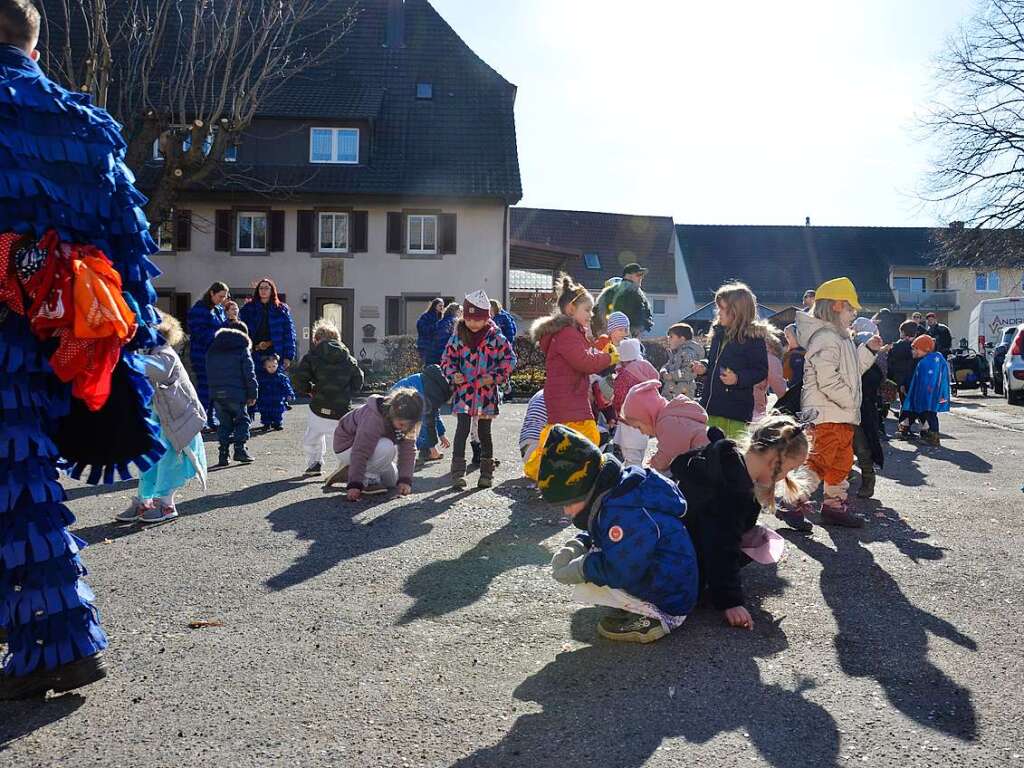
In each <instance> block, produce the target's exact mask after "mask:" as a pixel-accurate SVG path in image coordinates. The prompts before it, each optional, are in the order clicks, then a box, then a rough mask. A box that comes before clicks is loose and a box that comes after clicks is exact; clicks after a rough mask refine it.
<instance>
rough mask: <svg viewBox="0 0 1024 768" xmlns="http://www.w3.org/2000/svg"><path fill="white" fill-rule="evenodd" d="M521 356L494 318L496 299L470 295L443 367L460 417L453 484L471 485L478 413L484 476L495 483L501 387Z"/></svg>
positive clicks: (483, 484) (486, 484)
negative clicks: (469, 449)
mask: <svg viewBox="0 0 1024 768" xmlns="http://www.w3.org/2000/svg"><path fill="white" fill-rule="evenodd" d="M515 364H516V357H515V353H514V352H513V351H512V346H511V345H510V344H509V342H508V339H506V338H505V336H504V335H503V334H502V333H501V330H500V329H499V328H498V326H497V325H495V324H494V321H493V320H491V303H490V299H488V298H487V294H486V293H484V292H483V291H474V292H473V293H471V294H469V295H467V296H466V299H465V301H464V302H463V305H462V319H461V320H459V322H458V323H457V324H456V326H455V333H454V334H453V335H452V337H451V339H450V340H449V341H448V346H447V347H445V350H444V355H443V356H442V357H441V370H442V371H443V372H444V375H445V378H447V379H448V380H449V381H450V382H451V383H452V393H453V396H452V413H454V414H455V417H456V418H457V419H458V425H457V426H456V429H455V441H454V445H453V449H452V486H453V487H454V488H460V489H461V488H465V487H466V441H467V439H468V438H469V430H470V426H471V424H472V421H473V417H474V416H476V417H479V432H480V480H479V482H478V483H477V487H478V488H490V487H491V485H492V484H493V483H494V443H493V442H492V439H491V421H492V420H493V419H494V418H495V417H496V416H497V415H498V403H499V399H500V398H499V396H498V390H499V389H500V388H501V386H502V384H504V383H505V382H506V381H508V379H509V377H510V376H511V375H512V369H513V368H515Z"/></svg>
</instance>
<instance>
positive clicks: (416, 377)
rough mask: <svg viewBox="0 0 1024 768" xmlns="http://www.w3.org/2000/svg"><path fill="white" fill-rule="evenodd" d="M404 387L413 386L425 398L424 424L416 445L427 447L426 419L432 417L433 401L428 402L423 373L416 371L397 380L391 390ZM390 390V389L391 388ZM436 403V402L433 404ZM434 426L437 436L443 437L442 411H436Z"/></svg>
mask: <svg viewBox="0 0 1024 768" xmlns="http://www.w3.org/2000/svg"><path fill="white" fill-rule="evenodd" d="M402 387H412V388H413V389H415V390H416V391H417V392H419V393H420V397H422V398H423V404H424V408H423V426H422V427H421V428H420V433H419V435H418V436H417V437H416V447H417V448H426V447H427V430H426V426H427V424H426V420H427V419H428V418H429V417H430V406H431V405H432V404H431V403H428V402H427V397H426V394H425V393H424V392H423V374H422V373H414V374H412V375H410V376H406V377H405V378H404V379H399V380H398V381H396V382H395V385H394V386H393V387H391V390H396V389H401V388H402ZM389 391H390V390H389ZM433 405H436V404H433ZM434 426H435V427H436V428H437V436H438V437H441V436H443V435H444V434H445V428H444V422H443V421H441V411H440V410H437V411H434Z"/></svg>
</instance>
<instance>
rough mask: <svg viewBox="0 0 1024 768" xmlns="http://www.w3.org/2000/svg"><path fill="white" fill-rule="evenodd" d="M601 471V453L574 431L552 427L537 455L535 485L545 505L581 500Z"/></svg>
mask: <svg viewBox="0 0 1024 768" xmlns="http://www.w3.org/2000/svg"><path fill="white" fill-rule="evenodd" d="M600 471H601V450H600V449H599V448H598V447H597V446H596V445H594V444H593V443H592V442H590V441H589V440H588V439H587V438H586V437H584V436H583V435H581V434H580V433H579V432H577V431H576V430H574V429H570V428H569V427H566V426H564V425H562V424H556V425H555V426H554V427H552V428H551V432H549V433H548V439H547V441H546V442H545V443H544V452H543V453H542V454H541V459H540V471H539V472H538V474H537V477H538V480H537V485H538V486H539V487H540V493H541V496H543V497H544V501H546V502H548V503H549V504H561V505H563V506H564V505H566V504H572V503H574V502H576V501H579V500H580V499H585V498H586V497H587V495H588V494H589V493H590V490H591V489H592V488H593V487H594V483H595V482H597V476H598V474H599V473H600Z"/></svg>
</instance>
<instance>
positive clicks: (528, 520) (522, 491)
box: [398, 478, 564, 625]
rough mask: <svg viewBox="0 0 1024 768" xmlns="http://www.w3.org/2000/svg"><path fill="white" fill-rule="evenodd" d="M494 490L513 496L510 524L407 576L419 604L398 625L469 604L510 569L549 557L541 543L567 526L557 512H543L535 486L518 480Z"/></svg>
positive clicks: (407, 589)
mask: <svg viewBox="0 0 1024 768" xmlns="http://www.w3.org/2000/svg"><path fill="white" fill-rule="evenodd" d="M494 492H495V493H496V494H498V495H499V496H504V497H506V498H508V499H511V500H512V504H511V505H510V507H509V519H508V522H507V523H505V525H503V526H502V527H501V528H499V529H498V530H497V531H494V532H493V533H491V534H488V535H487V536H485V537H484V538H482V539H480V541H479V542H477V544H476V546H474V547H473V548H472V549H470V550H468V551H466V552H463V553H462V554H461V555H459V557H458V558H456V559H454V560H437V561H435V562H432V563H429V564H427V565H425V566H423V567H422V568H420V569H419V570H418V571H416V573H414V574H412V575H411V576H409V578H408V579H406V582H405V586H404V591H405V593H406V594H407V595H409V596H410V597H413V598H415V599H416V602H415V603H414V604H413V605H412V606H410V608H409V609H408V610H407V611H406V612H405V613H404V614H403V615H402V616H401V618H399V620H398V624H399V625H402V624H408V623H410V622H412V621H415V620H416V619H420V618H425V617H437V616H444V615H445V614H447V613H451V612H453V611H457V610H459V609H460V608H465V607H467V606H470V605H472V604H473V603H475V602H476V601H477V600H479V599H480V598H481V597H483V596H484V594H486V592H487V589H488V588H489V587H490V585H491V582H492V581H494V579H496V578H497V577H498V576H500V575H501V574H503V573H505V572H506V571H510V570H512V569H513V568H518V567H519V566H522V565H546V564H547V563H548V562H549V561H550V560H551V553H550V552H549V551H548V550H547V549H545V548H544V547H542V546H541V545H540V542H541V541H543V540H544V539H546V538H548V537H550V536H552V535H553V534H555V533H557V532H558V531H559V530H561V529H562V528H563V527H564V526H562V525H561V524H559V523H558V522H557V519H556V517H557V513H555V512H553V511H552V512H550V513H547V514H545V510H544V509H543V506H542V505H541V504H540V503H539V500H538V496H537V492H536V491H535V490H534V488H533V484H532V483H531V482H530V481H529V480H527V479H526V478H519V479H516V480H511V481H507V482H504V483H502V484H501V485H499V486H497V487H495V488H494ZM552 509H553V508H552Z"/></svg>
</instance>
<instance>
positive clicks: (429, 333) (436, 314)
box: [416, 297, 454, 365]
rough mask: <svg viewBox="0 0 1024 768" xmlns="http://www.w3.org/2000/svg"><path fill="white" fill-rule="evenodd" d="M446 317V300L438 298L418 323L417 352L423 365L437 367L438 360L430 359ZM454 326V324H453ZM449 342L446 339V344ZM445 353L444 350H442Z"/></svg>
mask: <svg viewBox="0 0 1024 768" xmlns="http://www.w3.org/2000/svg"><path fill="white" fill-rule="evenodd" d="M443 316H444V299H442V298H440V297H438V298H436V299H434V300H433V301H431V302H430V306H428V307H427V311H426V312H424V313H423V314H422V315H420V318H419V320H417V321H416V351H417V352H419V353H420V358H421V359H422V360H423V365H431V364H434V365H436V364H437V363H438V361H437V360H430V359H428V358H429V357H430V356H431V355H430V353H431V350H432V348H433V347H434V335H435V332H436V331H437V326H438V324H439V323H440V322H441V320H442V318H443ZM453 325H454V324H453ZM447 342H448V340H447V339H445V343H447ZM442 351H443V350H442Z"/></svg>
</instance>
